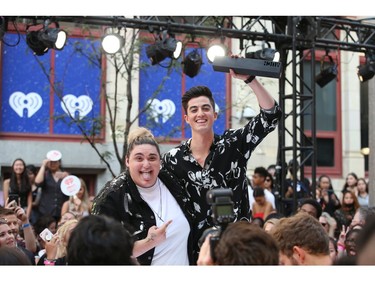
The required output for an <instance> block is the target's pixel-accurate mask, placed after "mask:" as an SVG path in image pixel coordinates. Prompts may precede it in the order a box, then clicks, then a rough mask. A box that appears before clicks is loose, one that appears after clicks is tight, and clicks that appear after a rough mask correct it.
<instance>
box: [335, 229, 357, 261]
mask: <svg viewBox="0 0 375 281" xmlns="http://www.w3.org/2000/svg"><path fill="white" fill-rule="evenodd" d="M361 231H362V229H359V228H354V229H351V228H349V227H345V226H344V227H343V228H342V231H341V233H340V236H339V239H338V240H337V251H338V254H337V263H338V264H342V259H343V258H345V257H351V258H350V259H348V261H350V262H352V263H353V264H354V262H355V259H356V257H357V238H358V236H359V234H360V233H361Z"/></svg>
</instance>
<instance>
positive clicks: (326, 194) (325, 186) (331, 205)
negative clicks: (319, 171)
mask: <svg viewBox="0 0 375 281" xmlns="http://www.w3.org/2000/svg"><path fill="white" fill-rule="evenodd" d="M318 188H319V189H320V190H321V198H320V201H319V202H320V204H321V205H322V209H323V212H327V213H328V214H329V215H330V216H331V217H333V215H334V213H335V211H336V210H337V209H339V208H340V207H341V204H340V199H339V197H338V196H337V195H336V193H335V191H334V189H333V187H332V181H331V178H330V177H329V176H328V175H321V176H320V177H319V179H318V182H317V189H318Z"/></svg>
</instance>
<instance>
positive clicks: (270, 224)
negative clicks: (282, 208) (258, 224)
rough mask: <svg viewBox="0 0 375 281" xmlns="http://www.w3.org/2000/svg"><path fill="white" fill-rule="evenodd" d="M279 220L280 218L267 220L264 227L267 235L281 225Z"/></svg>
mask: <svg viewBox="0 0 375 281" xmlns="http://www.w3.org/2000/svg"><path fill="white" fill-rule="evenodd" d="M279 220H280V219H278V218H270V219H267V220H266V221H265V222H264V225H263V229H264V231H265V232H267V233H270V232H271V230H272V228H273V227H274V226H275V225H276V224H278V223H279Z"/></svg>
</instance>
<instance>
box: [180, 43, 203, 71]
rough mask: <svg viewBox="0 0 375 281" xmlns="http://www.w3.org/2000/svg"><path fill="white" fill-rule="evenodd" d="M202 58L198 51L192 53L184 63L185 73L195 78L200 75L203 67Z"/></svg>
mask: <svg viewBox="0 0 375 281" xmlns="http://www.w3.org/2000/svg"><path fill="white" fill-rule="evenodd" d="M202 63H203V62H202V56H201V54H199V53H198V49H194V50H193V51H191V52H190V53H189V54H188V55H187V56H186V57H185V59H184V61H183V62H182V64H183V69H182V70H183V72H184V73H185V74H186V75H187V76H189V77H191V78H193V77H195V76H197V75H198V73H199V71H200V69H201V66H202Z"/></svg>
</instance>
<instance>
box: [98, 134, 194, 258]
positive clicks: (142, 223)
mask: <svg viewBox="0 0 375 281" xmlns="http://www.w3.org/2000/svg"><path fill="white" fill-rule="evenodd" d="M160 163H161V161H160V150H159V145H158V143H157V142H156V140H155V139H154V136H153V135H152V134H151V132H150V131H149V130H147V129H146V128H142V127H140V128H137V129H134V130H132V131H131V132H130V134H129V137H128V148H127V154H126V168H127V169H126V171H125V172H123V173H121V174H120V175H119V176H117V177H116V178H114V179H113V180H111V181H109V182H107V183H106V184H105V186H104V188H103V189H102V190H101V191H100V192H99V194H98V195H97V196H96V197H95V199H94V203H93V208H92V214H94V215H107V216H109V217H113V218H115V219H116V220H118V221H120V222H122V223H123V224H124V225H125V226H127V227H128V228H129V229H133V231H134V235H135V237H136V238H137V239H136V241H135V244H134V256H135V257H136V258H138V261H139V263H140V264H142V265H173V264H176V265H189V264H194V263H195V262H196V261H194V260H193V259H192V244H191V237H192V236H191V235H192V232H191V219H192V216H193V211H192V207H191V205H190V201H189V200H188V197H187V195H186V193H185V192H184V189H183V188H182V187H181V186H180V185H179V181H178V179H176V178H175V177H174V176H173V175H172V174H171V173H169V172H168V171H167V170H165V169H161V165H160Z"/></svg>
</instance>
